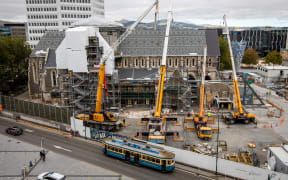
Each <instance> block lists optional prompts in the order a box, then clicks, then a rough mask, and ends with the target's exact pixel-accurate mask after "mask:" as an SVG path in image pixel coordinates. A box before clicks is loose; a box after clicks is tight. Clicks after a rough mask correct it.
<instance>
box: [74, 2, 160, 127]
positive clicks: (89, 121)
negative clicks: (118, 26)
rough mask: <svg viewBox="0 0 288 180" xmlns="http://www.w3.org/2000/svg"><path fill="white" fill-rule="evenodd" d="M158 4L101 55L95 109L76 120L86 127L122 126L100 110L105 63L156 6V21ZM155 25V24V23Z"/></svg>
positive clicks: (116, 119) (108, 113) (111, 115)
mask: <svg viewBox="0 0 288 180" xmlns="http://www.w3.org/2000/svg"><path fill="white" fill-rule="evenodd" d="M158 4H159V0H155V2H154V3H153V4H152V5H151V6H149V8H147V9H146V11H145V12H144V13H143V14H142V15H141V16H140V17H139V18H138V19H137V20H136V21H135V22H134V23H133V24H132V25H131V26H130V27H128V28H127V30H126V31H125V32H124V33H123V34H122V35H121V36H120V37H119V38H118V39H117V40H116V41H115V42H114V43H113V45H112V46H111V49H112V50H111V51H109V52H108V54H106V55H103V56H102V58H101V59H100V64H99V72H98V86H97V97H96V107H95V111H94V112H93V113H90V114H89V115H86V114H79V115H78V116H76V117H77V118H79V119H81V120H83V121H85V122H86V125H92V126H93V127H96V128H99V129H104V130H116V129H119V128H120V127H121V126H122V125H123V121H121V120H119V119H118V118H115V117H114V115H113V114H112V113H111V112H105V111H104V110H103V109H102V99H103V88H104V78H105V63H106V61H107V59H108V58H109V57H111V56H112V55H113V53H114V51H116V50H117V47H118V46H119V45H120V44H121V43H122V42H123V41H124V40H125V39H126V38H127V37H128V36H129V35H130V34H131V33H132V31H133V30H134V29H135V28H136V26H137V25H138V24H139V23H140V22H141V21H142V20H143V19H144V18H145V17H146V16H147V15H148V14H149V12H150V11H151V10H152V9H153V7H154V6H156V12H155V21H156V20H157V18H156V17H157V14H158ZM155 24H156V22H155Z"/></svg>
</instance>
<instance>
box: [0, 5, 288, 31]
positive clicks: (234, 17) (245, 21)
mask: <svg viewBox="0 0 288 180" xmlns="http://www.w3.org/2000/svg"><path fill="white" fill-rule="evenodd" d="M159 1H160V6H159V8H160V14H159V18H160V19H165V18H166V17H167V11H168V5H169V0H159ZM153 2H154V0H142V1H135V0H105V13H106V16H107V17H108V18H110V19H113V20H121V19H128V20H135V19H136V18H137V17H139V16H140V15H141V14H142V13H143V12H144V10H145V9H147V8H148V7H149V6H150V5H151V4H152V3H153ZM287 7H288V1H287V0H273V2H271V1H263V0H241V1H231V0H201V1H191V0H174V3H173V17H174V19H175V20H176V21H178V20H181V21H184V22H195V23H199V21H200V24H207V23H210V24H215V23H216V25H218V24H219V22H220V21H221V19H222V17H223V15H224V14H226V15H227V18H228V20H229V22H230V23H229V25H235V26H236V25H239V26H242V25H248V26H249V25H254V24H257V25H258V24H260V25H279V26H288V21H287V19H288V11H287ZM25 13H26V11H25V0H1V1H0V19H7V20H20V21H25V20H26V15H25ZM153 17H154V10H153V12H151V13H150V14H149V15H148V16H147V17H146V18H145V20H144V21H146V22H148V21H152V20H153ZM201 22H202V23H201ZM237 23H240V24H237Z"/></svg>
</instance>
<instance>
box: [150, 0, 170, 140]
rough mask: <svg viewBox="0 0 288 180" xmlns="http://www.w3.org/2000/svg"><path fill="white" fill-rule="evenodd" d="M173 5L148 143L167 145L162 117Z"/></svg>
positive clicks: (168, 20) (163, 118)
mask: <svg viewBox="0 0 288 180" xmlns="http://www.w3.org/2000/svg"><path fill="white" fill-rule="evenodd" d="M172 4H173V0H170V4H169V10H168V18H167V26H166V32H165V39H164V47H163V55H162V61H161V66H160V75H159V81H158V83H159V84H158V89H157V99H156V106H155V112H154V117H153V118H151V119H149V122H148V129H149V135H148V141H150V142H155V143H159V144H164V143H165V129H166V122H165V120H166V118H165V117H162V115H161V110H162V99H163V89H164V81H165V74H166V61H167V51H168V41H169V33H170V25H171V19H172Z"/></svg>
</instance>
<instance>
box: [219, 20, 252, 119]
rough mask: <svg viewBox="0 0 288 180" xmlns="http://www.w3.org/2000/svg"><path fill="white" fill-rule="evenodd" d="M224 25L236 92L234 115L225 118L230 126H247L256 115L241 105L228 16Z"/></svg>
mask: <svg viewBox="0 0 288 180" xmlns="http://www.w3.org/2000/svg"><path fill="white" fill-rule="evenodd" d="M223 19H224V23H225V31H224V32H223V34H226V36H227V41H228V45H229V51H230V59H231V64H232V73H233V90H234V111H235V112H234V113H232V114H231V115H230V116H224V119H225V121H226V122H227V123H229V124H234V123H236V122H239V121H241V122H244V123H245V124H248V123H250V122H251V121H253V122H254V121H255V115H254V114H249V113H246V112H245V111H244V109H243V107H242V103H241V97H240V92H239V86H238V80H237V75H236V69H235V63H234V57H233V52H232V47H231V41H230V34H229V29H228V26H227V22H226V15H224V18H223Z"/></svg>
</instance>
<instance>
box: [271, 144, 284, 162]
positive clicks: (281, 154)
mask: <svg viewBox="0 0 288 180" xmlns="http://www.w3.org/2000/svg"><path fill="white" fill-rule="evenodd" d="M269 149H270V150H271V152H273V154H275V156H277V157H278V158H279V159H280V160H281V161H282V162H283V163H284V164H285V165H286V166H288V152H287V151H286V150H285V149H287V146H286V147H269Z"/></svg>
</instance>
